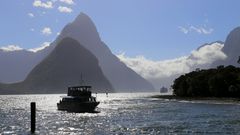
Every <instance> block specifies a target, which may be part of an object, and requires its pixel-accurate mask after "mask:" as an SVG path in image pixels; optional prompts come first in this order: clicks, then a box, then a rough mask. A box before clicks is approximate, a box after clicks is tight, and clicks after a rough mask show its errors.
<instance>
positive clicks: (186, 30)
mask: <svg viewBox="0 0 240 135" xmlns="http://www.w3.org/2000/svg"><path fill="white" fill-rule="evenodd" d="M178 28H179V29H180V31H181V32H183V33H184V34H188V32H189V30H188V29H187V28H184V27H182V26H179V27H178Z"/></svg>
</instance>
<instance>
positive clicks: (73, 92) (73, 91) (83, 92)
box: [67, 86, 92, 97]
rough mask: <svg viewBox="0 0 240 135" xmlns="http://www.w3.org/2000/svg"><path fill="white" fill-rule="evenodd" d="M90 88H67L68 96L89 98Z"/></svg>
mask: <svg viewBox="0 0 240 135" xmlns="http://www.w3.org/2000/svg"><path fill="white" fill-rule="evenodd" d="M91 88H92V87H91V86H74V87H68V94H67V95H68V96H73V97H91V94H92V93H91V91H90V90H91Z"/></svg>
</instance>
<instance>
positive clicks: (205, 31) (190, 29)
mask: <svg viewBox="0 0 240 135" xmlns="http://www.w3.org/2000/svg"><path fill="white" fill-rule="evenodd" d="M178 28H179V30H180V31H181V32H183V33H184V34H188V33H190V32H196V33H199V34H205V35H208V34H211V33H212V32H213V31H214V29H213V28H206V27H196V26H192V25H191V26H189V27H183V26H179V27H178Z"/></svg>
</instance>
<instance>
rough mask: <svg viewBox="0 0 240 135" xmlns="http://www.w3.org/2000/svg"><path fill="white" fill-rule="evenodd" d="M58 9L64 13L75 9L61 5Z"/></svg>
mask: <svg viewBox="0 0 240 135" xmlns="http://www.w3.org/2000/svg"><path fill="white" fill-rule="evenodd" d="M58 11H59V12H62V13H71V12H72V11H73V10H72V9H71V8H68V7H63V6H59V7H58Z"/></svg>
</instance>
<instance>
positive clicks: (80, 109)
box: [57, 102, 99, 113]
mask: <svg viewBox="0 0 240 135" xmlns="http://www.w3.org/2000/svg"><path fill="white" fill-rule="evenodd" d="M98 104H99V102H61V103H57V108H58V110H62V111H67V112H77V113H84V112H96V111H95V108H96V107H97V106H98Z"/></svg>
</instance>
